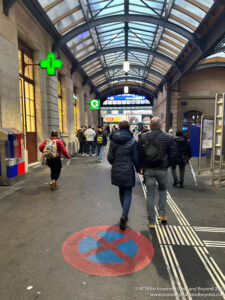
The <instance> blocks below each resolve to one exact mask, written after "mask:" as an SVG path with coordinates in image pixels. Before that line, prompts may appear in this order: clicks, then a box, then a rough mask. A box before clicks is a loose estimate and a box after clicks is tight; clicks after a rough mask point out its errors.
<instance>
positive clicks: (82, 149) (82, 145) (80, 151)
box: [79, 141, 86, 154]
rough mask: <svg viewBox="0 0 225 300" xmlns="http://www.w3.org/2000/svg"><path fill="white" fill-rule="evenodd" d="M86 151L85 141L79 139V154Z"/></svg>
mask: <svg viewBox="0 0 225 300" xmlns="http://www.w3.org/2000/svg"><path fill="white" fill-rule="evenodd" d="M85 152H86V142H85V141H81V142H80V150H79V153H80V154H83V153H85Z"/></svg>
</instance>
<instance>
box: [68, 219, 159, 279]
mask: <svg viewBox="0 0 225 300" xmlns="http://www.w3.org/2000/svg"><path fill="white" fill-rule="evenodd" d="M100 232H105V233H107V232H108V233H115V232H116V233H120V234H124V235H125V237H122V238H120V239H118V240H115V241H110V242H109V241H106V240H105V239H103V237H100V236H98V233H100ZM87 237H91V239H94V240H96V241H97V242H98V243H100V244H101V246H99V247H98V248H95V249H92V250H90V251H86V252H85V253H81V252H80V250H79V245H80V243H81V241H82V240H84V239H85V238H87ZM128 241H134V242H135V244H136V245H137V248H138V251H137V253H136V255H135V256H134V257H130V256H128V255H126V254H125V253H124V252H123V251H120V250H119V249H118V248H116V246H118V245H121V244H122V243H125V242H128ZM132 243H133V242H132ZM105 250H111V251H112V252H113V254H114V253H115V254H116V256H117V257H119V259H121V260H122V261H123V262H120V263H107V264H106V263H99V262H94V261H91V260H89V259H88V257H89V258H90V257H91V256H93V255H95V254H96V253H102V252H103V251H105ZM62 255H63V257H64V259H65V260H66V261H67V262H68V264H70V265H71V266H72V267H74V268H76V269H78V270H80V271H83V272H85V273H88V274H93V275H98V276H119V275H125V274H129V273H134V272H137V271H139V270H141V269H143V268H144V267H146V266H147V265H148V264H149V263H150V262H151V261H152V259H153V256H154V248H153V246H152V243H151V242H150V241H149V240H148V239H147V238H145V237H144V236H143V235H142V234H140V233H139V232H136V231H134V230H132V229H129V228H126V230H125V231H121V230H120V229H119V227H118V226H109V225H104V226H95V227H89V228H85V229H83V230H80V231H78V232H76V233H74V234H72V235H71V236H70V237H69V238H68V239H67V240H66V241H65V242H64V244H63V247H62Z"/></svg>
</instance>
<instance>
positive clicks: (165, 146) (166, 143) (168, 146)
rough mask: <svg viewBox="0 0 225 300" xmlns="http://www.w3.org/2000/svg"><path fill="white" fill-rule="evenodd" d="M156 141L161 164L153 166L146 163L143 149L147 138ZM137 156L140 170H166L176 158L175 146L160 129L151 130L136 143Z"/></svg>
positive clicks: (170, 138) (168, 136)
mask: <svg viewBox="0 0 225 300" xmlns="http://www.w3.org/2000/svg"><path fill="white" fill-rule="evenodd" d="M154 137H155V139H156V142H157V143H158V144H159V147H160V153H161V156H162V162H161V163H160V164H159V165H157V166H153V165H151V163H150V162H149V161H148V159H147V157H146V154H145V147H146V143H147V139H148V138H153V139H154ZM138 154H139V159H140V166H141V168H151V169H156V170H167V169H168V167H170V166H171V165H172V164H173V163H174V160H175V158H176V145H175V142H174V139H173V137H172V136H171V135H169V134H168V133H165V132H163V131H161V130H160V129H153V130H151V131H150V132H147V133H144V134H143V135H142V136H141V137H140V139H139V141H138Z"/></svg>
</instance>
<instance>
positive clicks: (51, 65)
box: [40, 52, 62, 76]
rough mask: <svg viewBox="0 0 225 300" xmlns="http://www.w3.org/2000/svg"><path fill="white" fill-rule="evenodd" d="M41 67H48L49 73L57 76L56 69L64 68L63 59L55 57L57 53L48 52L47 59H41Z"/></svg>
mask: <svg viewBox="0 0 225 300" xmlns="http://www.w3.org/2000/svg"><path fill="white" fill-rule="evenodd" d="M40 67H41V68H42V69H47V74H48V75H49V76H55V69H60V68H62V61H61V60H56V59H55V53H53V52H51V53H50V52H49V53H47V59H46V60H41V61H40Z"/></svg>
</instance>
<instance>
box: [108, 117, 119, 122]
mask: <svg viewBox="0 0 225 300" xmlns="http://www.w3.org/2000/svg"><path fill="white" fill-rule="evenodd" d="M105 120H106V121H107V122H120V120H121V118H120V117H106V118H105Z"/></svg>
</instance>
